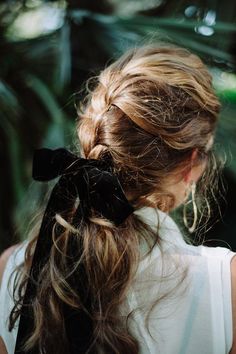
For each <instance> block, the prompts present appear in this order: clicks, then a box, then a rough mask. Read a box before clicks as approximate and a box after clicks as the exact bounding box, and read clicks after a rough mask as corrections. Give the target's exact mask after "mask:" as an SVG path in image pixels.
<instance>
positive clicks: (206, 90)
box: [11, 44, 220, 354]
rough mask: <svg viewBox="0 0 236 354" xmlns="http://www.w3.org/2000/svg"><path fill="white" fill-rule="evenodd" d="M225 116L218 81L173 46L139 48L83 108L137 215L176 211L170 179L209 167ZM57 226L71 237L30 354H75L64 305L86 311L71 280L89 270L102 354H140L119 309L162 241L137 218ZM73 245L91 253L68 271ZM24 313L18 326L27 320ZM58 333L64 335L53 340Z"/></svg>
mask: <svg viewBox="0 0 236 354" xmlns="http://www.w3.org/2000/svg"><path fill="white" fill-rule="evenodd" d="M219 108H220V105H219V101H218V99H217V97H216V95H215V93H214V90H213V88H212V78H211V75H210V74H209V72H208V70H207V68H206V66H205V65H204V64H203V62H202V61H201V60H200V58H199V57H197V56H196V55H194V54H191V53H190V52H189V51H188V50H186V49H183V48H179V47H176V46H174V45H169V44H168V45H158V46H144V47H141V48H135V49H132V50H130V51H128V52H127V53H125V54H124V55H123V56H122V57H121V58H120V59H118V60H117V61H115V62H114V63H113V64H111V65H110V66H108V67H107V68H105V69H104V70H103V71H102V72H101V73H100V75H99V76H98V77H97V78H96V82H95V88H94V89H93V90H92V91H91V92H89V94H88V95H87V97H86V99H85V100H84V102H83V103H82V104H81V106H80V109H79V111H78V120H77V131H78V136H79V141H80V148H81V153H82V154H83V156H84V157H86V158H88V159H90V158H93V159H103V158H109V159H110V160H111V162H112V165H113V167H114V173H115V174H117V176H118V178H119V180H120V183H121V185H122V187H123V189H124V191H125V194H126V196H127V198H128V199H129V201H130V203H132V205H133V206H134V207H135V208H136V209H139V208H141V207H143V206H152V207H154V208H160V209H165V207H166V206H168V209H171V208H172V207H173V205H174V201H175V199H174V196H173V195H171V194H170V193H169V192H168V190H166V189H165V181H166V178H167V177H168V176H171V175H173V174H175V173H176V171H180V170H181V169H182V168H185V167H186V161H187V160H188V159H189V158H190V156H191V154H192V151H193V150H194V149H197V151H198V161H197V163H200V162H201V161H202V160H205V159H207V158H208V156H209V152H208V151H207V148H206V147H207V144H208V142H209V139H210V138H211V137H212V135H213V134H214V131H215V126H216V121H217V116H218V112H219ZM204 184H205V185H206V183H204ZM164 206H165V207H164ZM69 212H70V213H71V211H69ZM57 224H60V225H62V226H63V227H64V231H63V232H62V233H61V235H60V237H58V238H57V239H54V238H53V240H54V244H53V247H52V250H51V254H50V258H49V260H48V263H47V264H46V266H45V268H44V269H43V270H42V272H41V277H40V288H39V291H38V294H37V297H36V299H35V301H34V303H33V304H32V306H34V319H35V331H34V333H33V334H32V336H31V337H30V338H29V339H28V341H27V342H26V344H25V348H26V349H27V350H28V349H29V348H32V347H33V346H34V345H36V344H39V346H40V348H44V351H43V352H44V353H50V354H52V353H57V354H60V353H65V352H66V351H67V349H68V343H67V338H66V334H65V330H64V327H63V323H64V322H63V318H62V315H61V308H62V303H67V304H70V305H71V306H73V307H76V308H79V309H80V308H83V307H84V304H82V303H81V300H80V296H79V294H77V293H76V292H75V291H74V289H73V286H72V284H70V281H69V277H68V275H69V274H72V273H73V274H76V269H78V266H79V265H80V264H82V265H83V266H84V268H85V269H86V274H87V285H86V286H88V288H89V290H90V292H91V294H92V310H91V313H90V316H91V318H92V319H93V324H94V332H93V344H92V347H91V350H92V352H95V353H98V352H99V350H101V351H102V352H103V353H109V354H111V353H116V354H118V353H119V354H121V353H129V354H134V353H138V351H139V344H138V341H137V339H135V338H134V337H133V336H132V335H131V334H130V332H129V329H128V327H127V323H124V321H122V319H121V318H120V316H119V306H120V305H121V303H122V302H123V301H124V299H125V297H126V295H127V291H128V289H129V287H130V284H131V282H132V281H133V279H134V275H135V272H136V270H137V266H138V263H139V260H140V243H141V241H142V239H144V240H145V241H146V242H148V243H149V249H150V252H151V250H152V248H153V247H154V246H155V245H156V244H158V243H159V236H158V232H156V233H155V232H154V231H153V230H151V228H150V227H149V226H148V225H146V224H145V223H144V222H143V221H142V220H141V219H140V218H139V217H138V216H137V215H135V214H132V215H130V216H129V217H128V218H127V220H126V221H125V222H124V223H123V224H122V225H121V226H119V227H115V226H114V224H113V223H111V222H109V221H108V220H105V219H102V218H101V217H98V216H97V215H96V214H95V213H94V214H93V215H92V217H91V218H90V220H89V222H87V223H83V224H81V225H80V228H79V229H78V230H77V229H74V227H72V226H70V225H69V224H68V222H67V221H66V220H64V221H63V220H62V218H61V216H57V220H56V222H55V227H56V226H57ZM70 242H73V245H74V247H75V248H76V247H80V245H82V248H83V253H82V256H81V257H80V259H74V260H73V262H72V264H71V263H68V262H67V258H68V257H69V256H70V255H68V249H69V247H68V244H69V243H70ZM32 247H33V246H32V243H31V244H30V245H29V247H28V250H27V253H26V258H27V257H28V258H30V257H31V254H32ZM26 264H28V263H26ZM69 264H70V265H69ZM26 280H27V279H26ZM22 284H23V283H22ZM21 296H22V295H21ZM18 305H19V302H18ZM16 307H17V305H16ZM85 310H86V309H85ZM14 313H15V314H16V311H15V312H14V310H13V312H12V315H11V326H13V324H14V321H15V320H16V317H17V316H14ZM18 313H19V312H18ZM51 328H53V329H54V332H53V333H51V334H50V336H48V334H47V333H49V332H51ZM59 333H60V336H57V334H59ZM78 335H79V333H78ZM56 336H57V337H56Z"/></svg>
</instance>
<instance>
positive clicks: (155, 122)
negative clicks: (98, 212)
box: [78, 45, 219, 210]
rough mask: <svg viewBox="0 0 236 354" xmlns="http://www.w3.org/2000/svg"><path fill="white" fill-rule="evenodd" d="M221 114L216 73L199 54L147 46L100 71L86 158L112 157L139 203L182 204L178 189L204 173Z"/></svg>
mask: <svg viewBox="0 0 236 354" xmlns="http://www.w3.org/2000/svg"><path fill="white" fill-rule="evenodd" d="M218 112H219V102H218V99H217V98H216V95H215V94H214V91H213V88H212V80H211V76H210V74H209V72H208V70H207V68H206V66H205V65H204V64H203V63H202V61H201V60H200V59H199V58H198V57H197V56H196V55H194V54H191V53H190V52H189V51H187V50H186V49H182V48H178V47H175V46H173V45H168V46H164V45H162V46H147V47H141V48H135V49H132V50H130V51H129V52H128V53H126V54H124V55H123V56H122V57H121V58H120V59H119V60H117V61H116V62H114V63H113V64H111V65H110V66H108V67H107V68H106V69H105V70H103V71H102V72H101V74H100V75H99V76H98V82H97V86H96V87H95V89H94V90H93V91H92V92H91V93H90V95H89V96H88V98H87V101H86V103H85V105H84V107H82V111H81V112H80V113H79V125H78V134H79V139H80V142H81V148H82V151H83V153H84V155H85V157H87V158H103V157H105V156H110V157H111V158H112V161H113V164H114V169H115V172H116V173H117V174H118V176H119V179H120V181H121V183H122V185H123V188H124V190H125V193H126V195H127V197H128V198H129V200H130V201H131V202H132V203H133V204H134V205H136V206H137V207H139V206H144V205H152V206H155V207H159V208H161V209H163V210H169V209H171V208H173V207H175V206H177V205H178V204H179V202H180V200H178V199H181V198H180V196H179V192H178V190H180V189H181V188H182V189H184V185H186V187H187V185H188V182H191V181H197V180H198V179H199V178H200V175H201V174H202V172H203V171H204V168H201V167H202V166H204V167H205V166H206V159H207V153H208V151H209V148H210V145H211V141H212V137H213V134H214V130H215V126H216V121H217V115H218ZM197 166H198V168H197ZM179 182H180V184H179ZM181 183H182V184H181ZM173 186H177V187H178V188H173ZM180 194H183V193H180Z"/></svg>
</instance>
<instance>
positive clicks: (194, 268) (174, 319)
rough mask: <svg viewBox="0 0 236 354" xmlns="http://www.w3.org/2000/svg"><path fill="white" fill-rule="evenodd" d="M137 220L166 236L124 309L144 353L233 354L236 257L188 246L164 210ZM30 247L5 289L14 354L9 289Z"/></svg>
mask: <svg viewBox="0 0 236 354" xmlns="http://www.w3.org/2000/svg"><path fill="white" fill-rule="evenodd" d="M135 214H137V215H139V216H140V217H142V218H143V220H144V221H145V222H147V223H148V224H149V225H150V226H151V227H152V228H153V229H154V230H156V229H157V225H159V234H160V236H161V243H160V245H156V246H155V247H154V248H153V250H152V252H151V253H150V254H149V255H146V256H145V257H143V258H142V259H141V261H140V264H139V267H138V270H137V273H136V276H135V279H134V280H133V283H132V286H131V287H130V290H129V293H128V295H127V297H126V299H125V301H124V302H123V303H122V305H121V306H120V315H121V316H124V319H126V317H127V315H128V314H129V313H130V312H131V311H132V310H134V311H133V312H132V314H131V315H130V317H129V320H128V327H129V329H130V332H131V333H132V334H133V336H134V337H135V338H137V340H138V342H139V344H140V351H139V353H140V354H199V353H201V354H227V353H229V351H230V349H231V346H232V340H233V338H232V303H231V278H230V261H231V259H232V257H233V256H234V255H235V253H234V252H232V251H230V250H229V249H227V248H224V247H206V246H192V245H188V244H187V243H186V242H185V241H184V238H183V236H182V234H181V232H180V230H179V229H178V227H177V225H176V224H175V222H174V221H173V220H172V219H171V218H170V216H168V215H167V214H165V213H163V212H161V211H159V210H158V211H155V210H154V209H151V208H143V209H141V210H139V211H136V212H135ZM157 215H158V216H157ZM26 246H27V241H25V242H23V244H22V245H20V246H19V247H18V248H17V249H16V250H15V251H14V252H13V254H12V255H11V256H10V257H9V259H8V262H7V265H6V268H5V271H4V274H3V279H2V285H1V288H0V336H1V337H2V338H3V341H4V343H5V345H6V348H7V351H8V354H14V347H15V342H16V336H17V326H18V323H19V321H17V323H16V326H15V328H14V329H13V330H12V332H9V331H8V326H7V323H8V317H9V313H10V310H11V308H12V306H13V300H12V291H13V281H10V282H9V286H8V281H9V277H10V274H11V273H12V271H13V270H14V268H15V267H16V266H17V265H19V264H20V263H21V262H22V261H23V259H24V254H25V249H26ZM155 302H156V305H154V306H152V305H153V304H154V303H155ZM151 306H152V308H151ZM150 308H151V311H149V310H150ZM148 313H150V315H149V318H148V322H147V325H148V326H147V325H146V322H145V320H146V317H147V314H148ZM65 354H66V353H65Z"/></svg>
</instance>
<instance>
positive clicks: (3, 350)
mask: <svg viewBox="0 0 236 354" xmlns="http://www.w3.org/2000/svg"><path fill="white" fill-rule="evenodd" d="M0 353H1V354H7V349H6V346H5V344H4V342H3V339H2V337H1V336H0Z"/></svg>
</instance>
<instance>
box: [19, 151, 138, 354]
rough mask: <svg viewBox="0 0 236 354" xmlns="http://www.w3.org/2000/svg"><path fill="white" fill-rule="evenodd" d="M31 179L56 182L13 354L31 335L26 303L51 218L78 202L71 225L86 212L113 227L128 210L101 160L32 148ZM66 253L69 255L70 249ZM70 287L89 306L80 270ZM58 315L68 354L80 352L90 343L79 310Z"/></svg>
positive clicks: (48, 242) (88, 324) (46, 246)
mask: <svg viewBox="0 0 236 354" xmlns="http://www.w3.org/2000/svg"><path fill="white" fill-rule="evenodd" d="M32 175H33V178H34V179H35V180H37V181H49V180H51V179H54V178H56V177H59V176H60V178H59V180H58V182H57V183H56V185H55V186H54V188H53V190H52V192H51V195H50V198H49V201H48V204H47V207H46V210H45V213H44V216H43V220H42V224H41V228H40V231H39V236H38V240H37V244H36V249H35V252H34V257H33V262H32V266H31V271H30V277H29V280H28V283H27V288H26V292H25V296H24V302H23V307H22V311H21V317H20V323H19V328H18V335H17V341H16V347H15V353H18V354H23V353H24V351H23V349H22V344H23V343H24V341H25V339H26V338H27V337H28V335H29V334H30V333H31V332H32V331H33V320H32V318H33V314H32V307H30V306H27V304H30V303H31V301H32V300H33V299H34V298H35V295H36V293H37V286H38V285H37V284H38V279H39V274H40V271H41V269H42V268H43V266H44V265H45V264H46V262H47V260H48V257H49V254H50V250H51V246H52V238H51V237H52V229H53V226H54V223H55V215H56V214H57V213H58V214H61V215H62V216H64V217H65V218H67V216H68V215H67V213H68V211H71V210H72V209H74V208H75V207H76V205H77V204H79V205H78V207H77V209H76V211H75V212H74V215H73V220H70V222H72V224H73V225H74V226H75V227H77V226H79V224H80V223H81V221H82V220H84V221H85V222H86V220H87V218H88V217H89V216H90V215H91V211H92V209H93V210H94V211H95V212H96V213H97V214H98V215H101V216H103V217H104V218H106V219H108V220H110V221H112V222H113V223H114V224H115V225H116V226H119V225H120V224H121V223H123V221H124V220H125V219H126V218H127V217H128V216H129V215H130V214H131V213H132V212H133V207H132V206H131V205H130V204H129V202H128V201H127V199H126V197H125V195H124V192H123V190H122V187H121V185H120V183H119V180H118V178H117V176H115V175H114V174H113V173H112V168H111V165H110V163H109V162H108V161H106V160H87V159H83V158H80V157H77V156H76V155H74V154H72V153H71V152H69V151H68V150H66V149H64V148H59V149H56V150H50V149H46V148H44V149H38V150H35V154H34V159H33V173H32ZM95 236H96V235H95ZM71 250H72V251H71V252H73V247H71ZM77 251H78V252H77V254H76V256H77V257H79V256H80V254H81V253H82V249H81V250H77ZM72 281H73V280H72ZM76 286H77V287H78V290H79V291H80V294H81V298H82V299H83V303H84V305H85V306H86V308H89V305H90V303H91V299H90V298H89V292H88V291H87V289H86V272H85V270H84V269H83V266H81V267H80V269H79V270H78V272H77V278H76ZM63 315H64V318H65V326H66V331H67V335H68V339H69V342H70V354H75V353H76V354H80V353H81V354H82V353H85V352H86V350H87V349H88V347H89V345H90V343H91V340H92V330H93V326H92V320H91V318H90V317H89V316H88V315H87V314H86V313H85V312H83V311H82V310H80V311H78V310H74V309H72V308H70V307H69V306H68V305H63ZM52 331H53V329H52ZM38 353H39V348H34V349H33V350H32V351H31V352H30V353H29V354H38ZM65 354H69V353H65Z"/></svg>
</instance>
